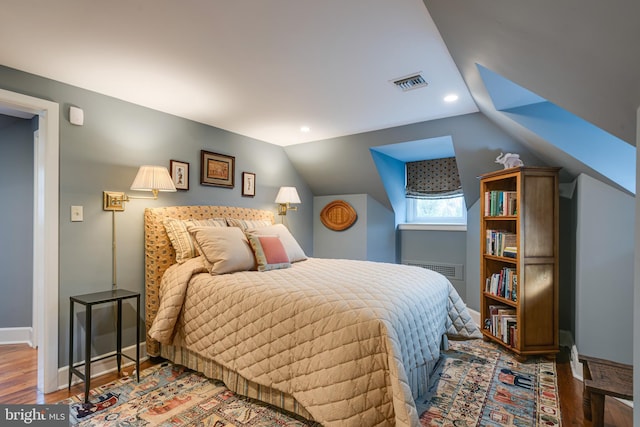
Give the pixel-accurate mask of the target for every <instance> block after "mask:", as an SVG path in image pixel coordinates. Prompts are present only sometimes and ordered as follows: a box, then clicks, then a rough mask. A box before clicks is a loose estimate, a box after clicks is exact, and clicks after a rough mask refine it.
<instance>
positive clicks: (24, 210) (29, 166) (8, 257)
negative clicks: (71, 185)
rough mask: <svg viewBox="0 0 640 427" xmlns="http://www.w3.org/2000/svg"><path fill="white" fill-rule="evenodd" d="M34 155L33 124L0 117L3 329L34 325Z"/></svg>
mask: <svg viewBox="0 0 640 427" xmlns="http://www.w3.org/2000/svg"><path fill="white" fill-rule="evenodd" d="M33 152H34V145H33V130H32V128H31V121H30V120H27V119H18V118H14V117H8V116H0V200H3V201H4V202H3V206H4V208H3V209H0V236H2V238H1V240H2V256H0V272H2V275H1V276H0V277H2V279H0V294H2V295H4V296H5V298H0V328H15V327H31V325H32V312H33V310H32V296H33Z"/></svg>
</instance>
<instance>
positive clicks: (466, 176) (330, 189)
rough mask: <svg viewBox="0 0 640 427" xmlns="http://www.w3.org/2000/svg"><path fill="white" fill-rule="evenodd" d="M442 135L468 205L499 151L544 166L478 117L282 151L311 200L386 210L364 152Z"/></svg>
mask: <svg viewBox="0 0 640 427" xmlns="http://www.w3.org/2000/svg"><path fill="white" fill-rule="evenodd" d="M446 135H450V136H451V138H452V141H453V148H454V151H455V155H456V161H457V163H458V169H459V172H460V179H461V181H462V188H463V190H464V196H465V202H466V204H467V206H471V205H472V204H474V203H475V202H476V200H478V197H479V196H480V194H479V193H480V186H479V184H478V180H477V177H478V175H480V174H483V173H486V172H490V171H493V170H498V169H501V168H502V166H500V165H497V164H496V163H495V162H494V161H495V158H496V156H497V155H498V154H500V152H501V151H503V152H505V153H506V152H515V153H519V154H520V158H521V159H523V161H524V163H525V164H526V165H529V166H534V165H538V166H544V165H545V163H544V162H541V161H540V160H539V159H538V158H537V157H536V156H534V155H533V154H531V152H530V151H529V150H528V149H527V148H525V147H524V146H522V145H521V144H520V143H519V142H518V141H516V140H515V139H513V138H512V137H510V136H509V135H507V134H506V133H504V132H503V131H502V130H501V129H500V128H498V127H497V126H496V125H494V124H493V123H492V122H490V121H489V120H488V119H487V118H486V117H485V116H484V115H483V114H480V113H474V114H466V115H463V116H457V117H449V118H446V119H440V120H432V121H429V122H422V123H416V124H412V125H407V126H399V127H395V128H389V129H383V130H378V131H373V132H366V133H361V134H356V135H348V136H344V137H340V138H333V139H327V140H322V141H316V142H309V143H306V144H298V145H291V146H288V147H285V151H286V153H287V155H288V156H289V158H290V159H291V162H292V163H293V165H294V166H295V168H296V169H297V170H298V171H299V172H300V174H301V175H302V177H303V178H304V179H305V181H306V182H308V183H309V185H310V187H311V190H312V191H313V194H314V195H316V196H327V195H331V194H369V195H371V196H372V197H373V198H374V199H376V200H377V201H378V202H380V203H382V204H383V205H385V206H387V207H389V208H391V204H390V202H389V199H388V197H387V193H386V191H385V189H384V185H383V184H382V180H381V179H380V176H379V175H378V172H377V169H376V166H375V163H374V162H373V158H372V157H371V154H370V151H369V148H371V147H377V146H380V145H387V144H395V143H399V142H408V141H417V140H422V139H427V138H435V137H441V136H446ZM338 153H339V154H338ZM403 215H404V214H403ZM402 218H403V219H404V216H403V217H402Z"/></svg>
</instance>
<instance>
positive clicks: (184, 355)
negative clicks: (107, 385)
mask: <svg viewBox="0 0 640 427" xmlns="http://www.w3.org/2000/svg"><path fill="white" fill-rule="evenodd" d="M160 355H161V356H162V357H164V358H165V359H168V360H170V361H172V362H173V363H176V364H179V365H183V366H186V367H187V368H189V369H193V370H194V371H198V372H202V373H203V374H204V375H205V376H206V377H209V378H215V379H218V380H221V381H222V382H224V384H225V385H226V386H227V388H228V389H229V390H231V391H233V392H234V393H238V394H240V395H243V396H247V397H250V398H252V399H256V400H259V401H261V402H265V403H268V404H270V405H273V406H275V407H277V408H280V409H284V410H285V411H289V412H292V413H294V414H297V415H300V416H301V417H304V418H306V419H308V420H311V421H314V420H313V417H312V416H311V414H310V413H309V412H307V410H306V409H305V408H304V407H303V406H302V405H301V404H300V403H299V402H298V401H297V400H296V399H295V398H294V397H293V396H291V395H290V394H287V393H284V392H281V391H279V390H276V389H273V388H271V387H267V386H263V385H260V384H257V383H255V382H253V381H250V380H248V379H246V378H244V377H243V376H241V375H240V374H238V373H236V372H234V371H231V370H229V369H227V368H225V367H224V366H222V365H219V364H218V363H216V362H214V361H213V360H211V359H207V358H205V357H203V356H201V355H199V354H197V353H195V352H193V351H189V350H187V349H185V348H183V347H175V346H169V345H160Z"/></svg>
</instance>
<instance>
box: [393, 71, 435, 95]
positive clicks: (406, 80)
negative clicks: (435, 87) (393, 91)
mask: <svg viewBox="0 0 640 427" xmlns="http://www.w3.org/2000/svg"><path fill="white" fill-rule="evenodd" d="M392 81H393V84H394V85H396V86H397V87H399V88H400V89H401V90H402V91H403V92H406V91H408V90H413V89H418V88H421V87H426V86H427V85H428V84H429V83H427V81H426V80H425V79H424V77H422V76H421V75H420V74H415V75H412V76H408V77H402V78H399V79H396V80H392Z"/></svg>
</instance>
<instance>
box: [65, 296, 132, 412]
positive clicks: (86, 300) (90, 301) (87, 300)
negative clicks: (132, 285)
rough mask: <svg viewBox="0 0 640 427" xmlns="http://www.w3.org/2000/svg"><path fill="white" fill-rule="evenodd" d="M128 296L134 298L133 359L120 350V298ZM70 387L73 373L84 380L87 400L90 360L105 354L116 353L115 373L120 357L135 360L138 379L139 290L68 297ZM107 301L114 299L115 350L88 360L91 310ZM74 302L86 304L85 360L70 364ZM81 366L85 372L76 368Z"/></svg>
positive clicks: (123, 298) (71, 361) (71, 360)
mask: <svg viewBox="0 0 640 427" xmlns="http://www.w3.org/2000/svg"><path fill="white" fill-rule="evenodd" d="M129 298H135V299H136V358H135V359H133V358H131V357H129V356H127V355H126V354H123V353H122V301H123V300H125V299H129ZM69 301H70V304H69V390H71V378H72V377H73V374H76V375H77V376H78V377H79V378H80V379H81V380H83V381H84V401H85V403H86V402H88V401H89V390H90V389H91V387H90V382H91V363H92V362H97V361H99V360H103V359H106V358H108V357H113V356H116V361H117V364H118V373H120V365H121V363H122V358H123V357H126V358H127V359H129V360H131V361H132V362H135V363H136V377H137V380H138V382H140V321H139V320H138V319H137V317H138V316H139V315H140V293H139V292H132V291H127V290H126V289H115V290H112V291H105V292H95V293H92V294H84V295H76V296H72V297H69ZM107 302H117V304H118V308H117V321H116V322H117V324H116V329H117V331H116V337H117V338H116V353H115V354H109V355H107V356H103V357H100V358H98V359H95V360H91V311H92V309H93V306H94V305H97V304H103V303H107ZM74 303H78V304H82V305H84V306H85V307H86V311H85V351H84V353H85V355H84V357H85V358H84V363H78V364H77V365H74V364H73V320H74V311H73V307H74ZM82 365H84V372H81V371H80V370H79V369H77V368H78V367H80V366H82Z"/></svg>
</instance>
